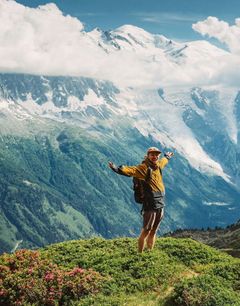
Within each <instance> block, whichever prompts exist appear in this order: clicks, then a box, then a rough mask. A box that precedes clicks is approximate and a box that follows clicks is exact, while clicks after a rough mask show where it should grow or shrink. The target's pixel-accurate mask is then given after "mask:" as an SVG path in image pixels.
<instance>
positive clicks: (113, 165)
mask: <svg viewBox="0 0 240 306" xmlns="http://www.w3.org/2000/svg"><path fill="white" fill-rule="evenodd" d="M108 166H109V168H110V169H112V170H113V171H114V172H116V173H117V174H120V175H125V176H129V175H127V174H125V173H124V172H123V171H122V170H121V166H119V167H118V166H116V165H115V164H114V163H113V162H109V163H108Z"/></svg>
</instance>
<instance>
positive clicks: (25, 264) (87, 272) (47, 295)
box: [0, 250, 104, 306]
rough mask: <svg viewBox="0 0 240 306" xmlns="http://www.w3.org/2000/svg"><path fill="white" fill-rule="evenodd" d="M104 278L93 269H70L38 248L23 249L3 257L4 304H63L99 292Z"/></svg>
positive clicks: (0, 285) (0, 288) (0, 291)
mask: <svg viewBox="0 0 240 306" xmlns="http://www.w3.org/2000/svg"><path fill="white" fill-rule="evenodd" d="M103 282H104V278H103V277H102V276H101V275H100V274H99V273H98V272H95V271H93V270H91V269H82V268H79V267H75V268H73V269H72V270H70V271H66V270H64V269H63V268H62V267H60V266H58V265H56V264H53V263H52V262H51V261H50V260H49V259H42V258H41V256H40V253H39V252H37V251H28V250H20V251H17V252H16V253H15V254H13V255H7V254H5V255H3V256H2V258H1V265H0V305H4V306H7V305H9V306H10V305H22V304H25V303H31V304H32V303H34V304H35V305H56V304H58V305H63V304H65V303H68V302H69V301H70V300H79V299H80V298H82V297H83V296H86V295H89V294H96V293H97V292H99V291H100V288H101V286H102V283H103Z"/></svg>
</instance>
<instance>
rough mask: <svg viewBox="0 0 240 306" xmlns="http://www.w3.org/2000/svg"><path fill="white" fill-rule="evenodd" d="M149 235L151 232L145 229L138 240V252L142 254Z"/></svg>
mask: <svg viewBox="0 0 240 306" xmlns="http://www.w3.org/2000/svg"><path fill="white" fill-rule="evenodd" d="M148 234H149V231H148V230H145V229H144V228H143V229H142V231H141V234H140V236H139V238H138V252H139V253H142V252H143V250H144V245H145V239H146V238H147V236H148Z"/></svg>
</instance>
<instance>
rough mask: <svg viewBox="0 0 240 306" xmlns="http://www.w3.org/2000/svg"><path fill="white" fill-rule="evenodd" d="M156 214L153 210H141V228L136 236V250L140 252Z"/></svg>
mask: <svg viewBox="0 0 240 306" xmlns="http://www.w3.org/2000/svg"><path fill="white" fill-rule="evenodd" d="M155 216H156V214H155V213H154V211H152V210H150V211H148V210H147V211H144V212H143V228H142V231H141V233H140V236H139V238H138V252H139V253H142V252H143V250H144V246H145V240H146V239H148V238H147V237H148V235H149V233H150V231H151V229H152V227H153V224H154V221H155Z"/></svg>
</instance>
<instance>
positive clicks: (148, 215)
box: [143, 208, 164, 231]
mask: <svg viewBox="0 0 240 306" xmlns="http://www.w3.org/2000/svg"><path fill="white" fill-rule="evenodd" d="M163 212H164V209H163V208H159V209H157V210H147V211H143V228H144V229H145V230H147V231H149V230H155V231H156V230H157V229H158V227H159V224H160V222H161V220H162V218H163Z"/></svg>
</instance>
